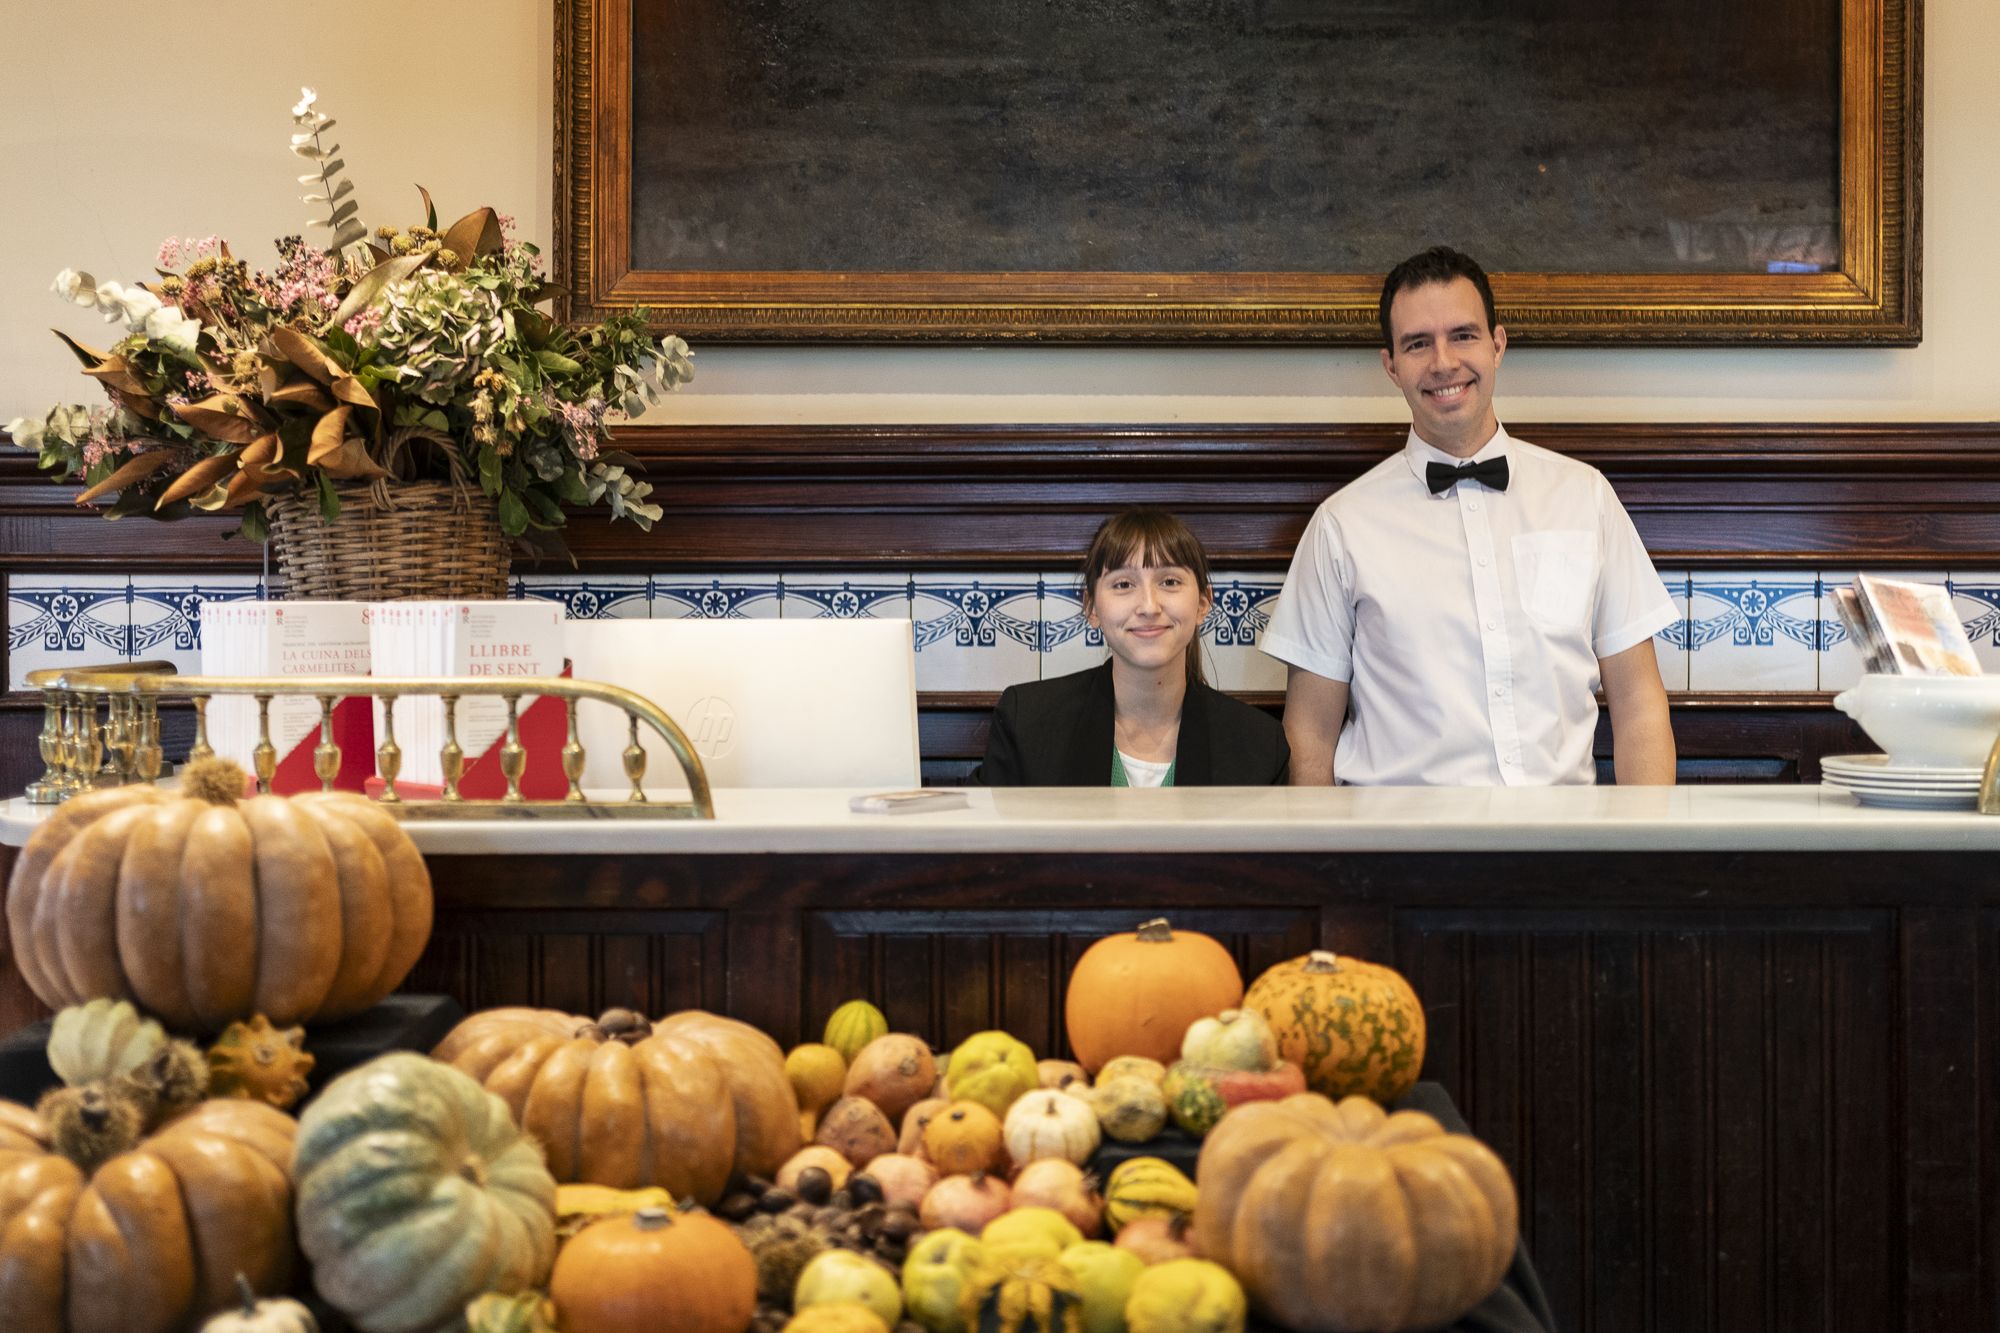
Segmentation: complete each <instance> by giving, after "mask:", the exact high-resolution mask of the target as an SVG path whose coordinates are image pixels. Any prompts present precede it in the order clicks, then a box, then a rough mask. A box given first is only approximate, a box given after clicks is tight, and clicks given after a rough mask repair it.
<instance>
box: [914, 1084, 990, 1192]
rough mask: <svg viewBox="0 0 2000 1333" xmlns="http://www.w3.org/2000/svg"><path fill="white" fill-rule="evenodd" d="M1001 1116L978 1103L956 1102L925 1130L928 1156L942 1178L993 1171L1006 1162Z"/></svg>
mask: <svg viewBox="0 0 2000 1333" xmlns="http://www.w3.org/2000/svg"><path fill="white" fill-rule="evenodd" d="M1006 1154H1007V1148H1006V1138H1005V1131H1004V1129H1003V1127H1002V1125H1001V1123H1000V1117H999V1116H997V1115H994V1114H993V1113H992V1112H991V1111H989V1110H987V1109H986V1108H985V1107H983V1106H981V1105H980V1104H979V1103H978V1102H953V1103H952V1104H951V1105H950V1106H949V1107H948V1108H946V1109H945V1110H943V1111H941V1112H939V1113H938V1114H937V1115H935V1116H932V1117H931V1122H930V1124H929V1125H928V1126H926V1127H925V1129H924V1156H925V1157H927V1158H929V1159H930V1161H931V1164H932V1165H933V1166H935V1167H937V1169H938V1172H939V1173H940V1174H941V1175H947V1176H969V1175H972V1174H974V1173H975V1172H979V1171H993V1170H996V1169H998V1168H999V1167H1000V1165H1001V1164H1002V1163H1003V1162H1005V1161H1006Z"/></svg>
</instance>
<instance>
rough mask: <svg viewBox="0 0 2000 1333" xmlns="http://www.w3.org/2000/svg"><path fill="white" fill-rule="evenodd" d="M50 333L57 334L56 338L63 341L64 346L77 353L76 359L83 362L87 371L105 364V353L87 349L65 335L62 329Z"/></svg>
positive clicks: (91, 348) (92, 348) (51, 330)
mask: <svg viewBox="0 0 2000 1333" xmlns="http://www.w3.org/2000/svg"><path fill="white" fill-rule="evenodd" d="M49 332H50V333H53V334H55V335H56V337H58V338H60V339H62V341H63V346H65V347H67V348H69V350H70V351H72V352H74V353H76V359H77V360H79V361H81V362H83V364H84V367H85V369H89V368H90V367H93V366H99V365H102V364H103V363H104V361H105V354H104V353H103V352H100V351H98V350H97V349H96V348H95V347H85V346H84V345H83V344H82V343H80V342H78V341H77V340H76V339H74V338H72V337H70V336H69V335H68V334H67V333H64V332H63V331H62V330H61V329H50V330H49Z"/></svg>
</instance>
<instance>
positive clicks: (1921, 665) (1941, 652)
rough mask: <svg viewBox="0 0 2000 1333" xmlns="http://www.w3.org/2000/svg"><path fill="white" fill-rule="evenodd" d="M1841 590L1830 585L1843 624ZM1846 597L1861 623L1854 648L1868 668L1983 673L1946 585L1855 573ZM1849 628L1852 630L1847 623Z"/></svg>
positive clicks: (1891, 671)
mask: <svg viewBox="0 0 2000 1333" xmlns="http://www.w3.org/2000/svg"><path fill="white" fill-rule="evenodd" d="M1841 591H1843V590H1840V589H1836V590H1835V602H1836V604H1837V605H1838V606H1839V607H1840V611H1841V619H1842V622H1843V623H1845V622H1846V620H1847V617H1848V615H1849V608H1848V606H1847V600H1846V599H1845V598H1843V597H1841V596H1840V593H1841ZM1851 596H1852V598H1853V601H1854V607H1853V611H1854V613H1855V614H1857V615H1858V617H1859V618H1860V620H1861V622H1862V631H1861V636H1858V637H1856V638H1855V647H1856V648H1858V649H1860V650H1861V655H1862V660H1863V662H1864V663H1866V664H1867V669H1868V670H1870V671H1876V672H1884V673H1887V674H1892V675H1902V676H1977V675H1981V674H1983V673H1982V672H1981V671H1980V667H1979V659H1978V657H1977V656H1975V655H1974V653H1973V651H1972V641H1971V640H1970V639H1968V638H1967V637H1966V635H1965V626H1964V625H1963V624H1961V623H1960V622H1959V619H1958V612H1957V610H1956V609H1955V608H1954V607H1953V606H1952V604H1951V592H1950V590H1949V589H1946V588H1943V587H1940V586H1939V585H1937V584H1935V583H1911V582H1908V581H1905V580H1902V579H1885V578H1881V577H1879V576H1877V575H1874V574H1857V575H1855V576H1854V587H1853V590H1852V593H1851ZM1848 633H1849V634H1853V633H1854V629H1853V627H1852V626H1850V627H1849V630H1848ZM1878 664H1879V665H1878Z"/></svg>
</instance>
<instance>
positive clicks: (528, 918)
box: [403, 910, 729, 1014]
mask: <svg viewBox="0 0 2000 1333" xmlns="http://www.w3.org/2000/svg"><path fill="white" fill-rule="evenodd" d="M724 928H725V919H724V916H723V914H722V913H720V912H716V911H623V912H592V911H564V910H555V911H544V912H536V913H533V914H522V913H509V912H480V911H465V912H453V913H446V914H441V915H440V916H439V918H438V921H437V927H436V929H435V930H434V931H433V932H432V934H431V942H430V945H429V947H427V948H426V949H425V950H424V954H423V957H422V958H420V959H419V960H418V961H417V966H416V968H415V970H414V971H412V972H411V974H410V978H409V980H408V981H407V982H406V983H405V984H404V986H403V989H404V990H407V991H412V992H417V993H423V992H433V991H443V992H445V993H446V994H449V995H452V996H455V997H457V998H458V1000H459V1002H460V1003H461V1004H462V1005H464V1006H465V1008H466V1009H467V1010H468V1011H470V1010H473V1009H489V1008H495V1007H498V1006H501V1005H532V1006H535V1007H538V1008H548V1009H563V1010H567V1011H568V1012H570V1013H578V1014H597V1013H601V1012H603V1011H604V1010H606V1009H609V1008H612V1007H614V1006H617V1007H622V1008H627V1009H637V1010H639V1011H640V1012H642V1013H648V1014H665V1013H672V1012H673V1011H675V1010H677V1009H714V1010H725V1009H727V1008H728V1007H729V993H728V953H727V949H726V947H725V935H724Z"/></svg>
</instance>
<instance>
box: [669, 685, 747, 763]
mask: <svg viewBox="0 0 2000 1333" xmlns="http://www.w3.org/2000/svg"><path fill="white" fill-rule="evenodd" d="M681 725H682V726H683V727H685V728H686V729H687V737H688V742H689V744H691V745H693V746H694V749H695V753H696V754H699V755H700V756H701V757H702V758H703V759H720V758H722V757H723V756H724V755H726V754H728V753H729V752H730V750H732V749H733V748H735V744H736V710H735V709H734V708H732V707H731V706H730V704H729V700H727V699H724V698H722V697H721V696H720V695H714V694H708V695H703V696H702V697H701V698H699V699H696V700H695V701H694V702H693V703H692V704H690V705H689V706H688V711H687V719H686V721H684V722H683V723H682V724H681Z"/></svg>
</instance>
